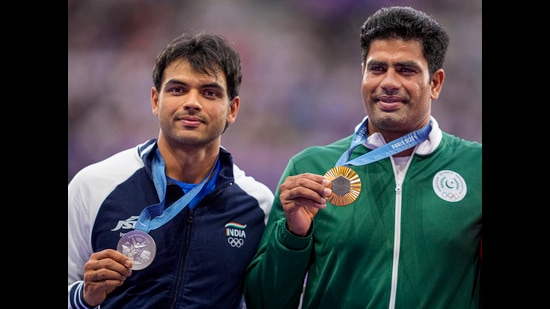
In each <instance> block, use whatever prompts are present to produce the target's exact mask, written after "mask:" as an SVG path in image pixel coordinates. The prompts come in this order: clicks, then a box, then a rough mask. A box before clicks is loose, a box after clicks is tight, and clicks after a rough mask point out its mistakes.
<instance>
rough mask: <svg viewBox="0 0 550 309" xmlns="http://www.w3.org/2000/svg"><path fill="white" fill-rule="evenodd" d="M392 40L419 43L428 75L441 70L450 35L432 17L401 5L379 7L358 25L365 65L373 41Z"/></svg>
mask: <svg viewBox="0 0 550 309" xmlns="http://www.w3.org/2000/svg"><path fill="white" fill-rule="evenodd" d="M394 38H395V39H404V40H417V41H419V42H420V43H421V44H422V53H423V55H424V57H425V58H426V61H427V62H428V69H429V71H430V76H432V75H433V74H434V72H435V71H437V70H438V69H440V68H442V67H443V62H444V61H445V54H446V53H447V47H448V46H449V35H448V34H447V32H446V31H445V29H444V28H443V27H442V26H441V25H440V24H439V22H437V20H435V18H433V17H432V16H430V15H428V14H426V13H424V12H421V11H419V10H416V9H413V8H411V7H403V6H393V7H385V8H381V9H380V10H378V11H376V12H375V13H374V14H373V15H371V16H370V17H369V18H368V19H367V20H366V21H365V23H364V24H363V26H361V57H362V59H361V61H362V62H365V59H366V57H367V54H368V52H369V48H370V44H371V43H372V41H373V40H376V39H394Z"/></svg>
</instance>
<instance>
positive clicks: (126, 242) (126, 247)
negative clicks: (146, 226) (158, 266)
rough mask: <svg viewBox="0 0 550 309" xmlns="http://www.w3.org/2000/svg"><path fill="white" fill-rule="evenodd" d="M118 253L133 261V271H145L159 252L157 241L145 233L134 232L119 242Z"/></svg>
mask: <svg viewBox="0 0 550 309" xmlns="http://www.w3.org/2000/svg"><path fill="white" fill-rule="evenodd" d="M117 251H118V252H122V253H123V254H124V255H126V256H127V257H129V258H130V259H132V261H133V262H134V266H133V267H132V269H133V270H140V269H144V268H145V267H147V266H149V264H151V263H152V262H153V259H154V258H155V254H156V252H157V245H156V244H155V240H154V239H153V238H152V237H151V236H150V235H149V234H147V233H145V232H144V231H139V230H133V231H131V232H128V233H126V234H124V235H123V236H122V237H121V238H120V240H119V241H118V245H117Z"/></svg>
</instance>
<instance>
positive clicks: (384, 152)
mask: <svg viewBox="0 0 550 309" xmlns="http://www.w3.org/2000/svg"><path fill="white" fill-rule="evenodd" d="M367 121H368V118H365V120H364V121H363V123H361V125H360V126H359V127H358V128H357V130H355V133H354V136H353V140H352V142H351V146H350V148H349V149H348V150H347V151H346V152H344V153H343V154H342V155H341V156H340V158H339V159H338V161H337V162H336V166H340V165H364V164H369V163H372V162H375V161H378V160H381V159H384V158H386V157H389V156H391V155H394V154H396V153H400V152H401V151H404V150H406V149H409V148H411V147H414V146H416V145H418V144H420V143H421V142H423V141H425V140H426V139H427V138H428V135H429V134H430V130H431V129H432V125H431V124H432V123H431V121H430V122H428V123H427V124H426V125H425V126H424V127H422V128H420V129H418V130H416V131H413V132H411V133H409V134H406V135H403V136H401V137H400V138H398V139H395V140H393V141H391V142H390V143H388V144H386V145H384V146H381V147H378V148H376V149H374V150H372V151H369V152H368V153H365V154H363V155H361V156H359V157H357V158H355V159H353V160H349V158H350V156H351V153H352V152H353V150H354V149H355V148H356V147H357V146H359V145H361V144H362V143H363V142H365V141H366V140H367Z"/></svg>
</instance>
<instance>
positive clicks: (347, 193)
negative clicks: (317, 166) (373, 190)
mask: <svg viewBox="0 0 550 309" xmlns="http://www.w3.org/2000/svg"><path fill="white" fill-rule="evenodd" d="M325 177H327V178H328V179H330V180H331V184H330V188H331V190H332V194H331V195H330V196H329V197H328V198H327V199H328V201H329V202H330V203H332V204H334V206H347V205H349V204H351V203H353V202H354V201H355V200H356V199H357V197H358V196H359V193H361V179H359V176H358V175H357V173H355V171H354V170H352V169H351V168H349V167H347V166H335V167H333V168H331V169H330V170H328V171H327V172H326V173H325Z"/></svg>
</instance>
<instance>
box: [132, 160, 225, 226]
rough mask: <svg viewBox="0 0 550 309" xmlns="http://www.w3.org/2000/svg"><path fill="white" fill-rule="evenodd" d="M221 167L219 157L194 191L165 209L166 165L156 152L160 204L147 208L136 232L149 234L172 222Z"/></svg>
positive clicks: (156, 184)
mask: <svg viewBox="0 0 550 309" xmlns="http://www.w3.org/2000/svg"><path fill="white" fill-rule="evenodd" d="M219 165H220V160H219V157H218V159H216V164H214V166H213V167H212V169H211V170H210V173H208V175H207V176H206V177H205V178H204V179H203V180H202V181H201V182H200V183H199V184H197V185H196V186H195V187H193V189H191V190H190V191H189V192H187V194H185V195H184V196H182V197H180V198H179V199H178V200H177V201H175V202H174V204H172V205H171V206H170V207H168V208H166V209H164V204H165V200H166V196H165V195H166V174H165V171H164V170H165V163H164V160H163V159H162V156H161V155H160V152H159V150H158V149H157V150H156V152H155V157H154V158H153V162H152V170H153V182H154V183H155V188H156V190H157V194H158V196H159V200H160V202H159V203H158V204H153V205H151V206H147V207H146V208H145V209H143V211H142V212H141V214H140V215H139V218H138V220H137V222H136V227H135V229H136V230H140V231H144V232H146V233H148V232H149V231H150V230H154V229H156V228H159V227H161V226H162V225H163V224H165V223H166V222H168V221H170V220H172V218H174V217H175V216H176V215H177V214H178V213H179V212H180V211H182V210H183V209H184V208H185V207H186V206H187V205H188V204H189V202H191V201H192V200H193V198H195V196H196V195H197V194H198V193H199V192H200V191H201V189H202V187H203V186H204V184H205V183H206V181H207V180H208V178H210V176H211V175H212V172H213V171H214V170H216V169H217V168H218V167H219Z"/></svg>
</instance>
